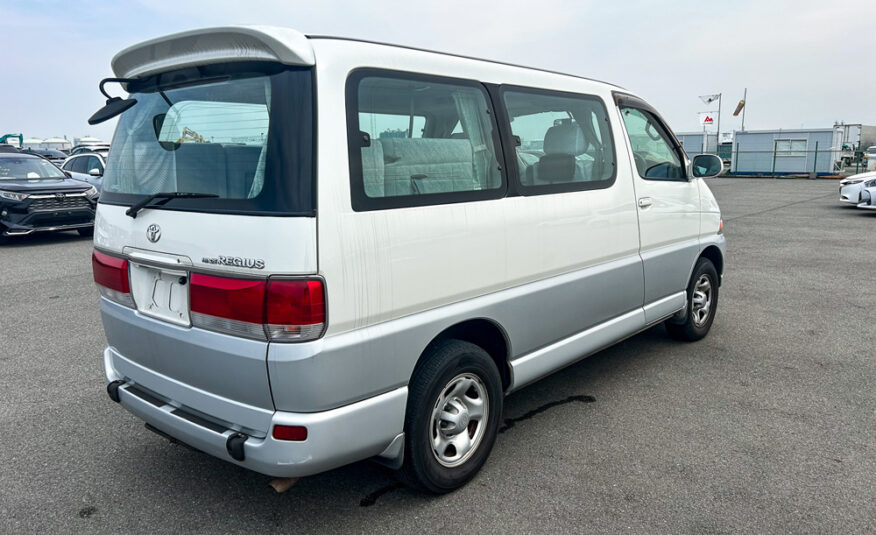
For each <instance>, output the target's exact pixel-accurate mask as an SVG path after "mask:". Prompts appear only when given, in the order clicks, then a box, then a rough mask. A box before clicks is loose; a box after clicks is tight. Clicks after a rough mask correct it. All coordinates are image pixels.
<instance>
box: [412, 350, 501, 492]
mask: <svg viewBox="0 0 876 535" xmlns="http://www.w3.org/2000/svg"><path fill="white" fill-rule="evenodd" d="M502 402H503V392H502V379H501V377H500V376H499V370H498V369H497V368H496V363H495V362H494V361H493V359H492V358H490V355H489V354H487V352H486V351H484V350H483V349H482V348H480V347H478V346H476V345H474V344H471V343H469V342H464V341H461V340H447V341H444V342H441V343H439V344H438V345H436V346H435V347H433V348H432V349H430V350H429V351H428V353H427V354H426V355H424V358H423V361H422V362H421V363H420V364H418V365H417V368H416V369H415V370H414V375H413V377H412V378H411V383H410V385H409V388H408V408H407V415H406V417H405V459H404V464H403V465H402V467H401V470H400V471H399V477H400V479H402V481H404V482H405V483H407V484H408V485H410V486H412V487H415V488H418V489H420V490H425V491H428V492H434V493H437V494H443V493H446V492H450V491H452V490H455V489H457V488H459V487H461V486H463V485H465V484H466V483H467V482H468V481H469V480H470V479H471V478H473V477H474V476H475V474H477V472H478V470H480V469H481V467H482V466H483V465H484V463H485V462H486V460H487V457H488V456H489V455H490V451H491V450H492V449H493V443H494V442H495V441H496V435H497V433H498V429H499V424H500V423H501V419H502Z"/></svg>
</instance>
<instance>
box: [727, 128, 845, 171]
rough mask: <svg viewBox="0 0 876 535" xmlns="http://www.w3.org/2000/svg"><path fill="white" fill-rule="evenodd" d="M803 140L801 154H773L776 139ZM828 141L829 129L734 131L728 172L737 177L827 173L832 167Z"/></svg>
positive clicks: (830, 134)
mask: <svg viewBox="0 0 876 535" xmlns="http://www.w3.org/2000/svg"><path fill="white" fill-rule="evenodd" d="M804 139H805V140H806V149H805V151H797V152H795V153H792V154H790V155H789V154H787V153H786V154H782V153H781V152H778V153H776V152H775V150H776V140H804ZM832 140H833V130H832V129H813V130H771V131H750V132H735V134H734V139H733V154H732V158H731V160H730V162H731V167H730V169H731V172H733V173H740V174H746V173H748V174H770V173H776V174H781V173H794V174H798V173H811V172H813V171H814V172H817V173H829V172H832V165H833V162H832V159H831V153H830V148H831V142H832ZM816 142H817V143H818V145H817V147H818V156H817V157H816V154H815V150H816ZM803 152H805V154H802V153H803Z"/></svg>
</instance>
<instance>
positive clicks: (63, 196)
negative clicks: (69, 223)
mask: <svg viewBox="0 0 876 535" xmlns="http://www.w3.org/2000/svg"><path fill="white" fill-rule="evenodd" d="M66 197H67V196H66V195H64V194H63V193H56V194H55V198H56V199H58V200H59V201H63V200H64V199H65V198H66Z"/></svg>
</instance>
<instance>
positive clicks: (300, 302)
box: [189, 273, 325, 342]
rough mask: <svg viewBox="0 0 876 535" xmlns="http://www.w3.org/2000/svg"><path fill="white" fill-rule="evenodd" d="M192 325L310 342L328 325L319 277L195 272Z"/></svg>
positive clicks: (191, 296)
mask: <svg viewBox="0 0 876 535" xmlns="http://www.w3.org/2000/svg"><path fill="white" fill-rule="evenodd" d="M190 284H191V287H190V289H189V292H190V294H189V295H190V300H191V311H192V324H193V325H195V326H198V327H203V328H205V329H211V330H216V331H222V332H226V333H229V334H234V335H238V336H247V337H250V338H259V339H265V338H267V339H270V340H274V341H278V342H280V341H284V342H290V341H306V340H313V339H315V338H318V337H319V336H320V335H321V334H322V331H323V326H324V325H325V295H324V292H323V287H322V282H321V281H319V280H301V279H295V280H291V279H290V280H286V279H279V280H270V281H265V280H245V279H229V278H225V277H213V276H210V275H200V274H197V273H195V274H192V276H191V282H190Z"/></svg>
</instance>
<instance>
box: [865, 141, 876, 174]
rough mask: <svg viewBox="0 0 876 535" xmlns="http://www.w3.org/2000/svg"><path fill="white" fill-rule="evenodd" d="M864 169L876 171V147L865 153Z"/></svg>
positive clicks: (868, 149)
mask: <svg viewBox="0 0 876 535" xmlns="http://www.w3.org/2000/svg"><path fill="white" fill-rule="evenodd" d="M864 167H865V168H866V169H867V171H876V145H873V146H872V147H867V150H865V151H864Z"/></svg>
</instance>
